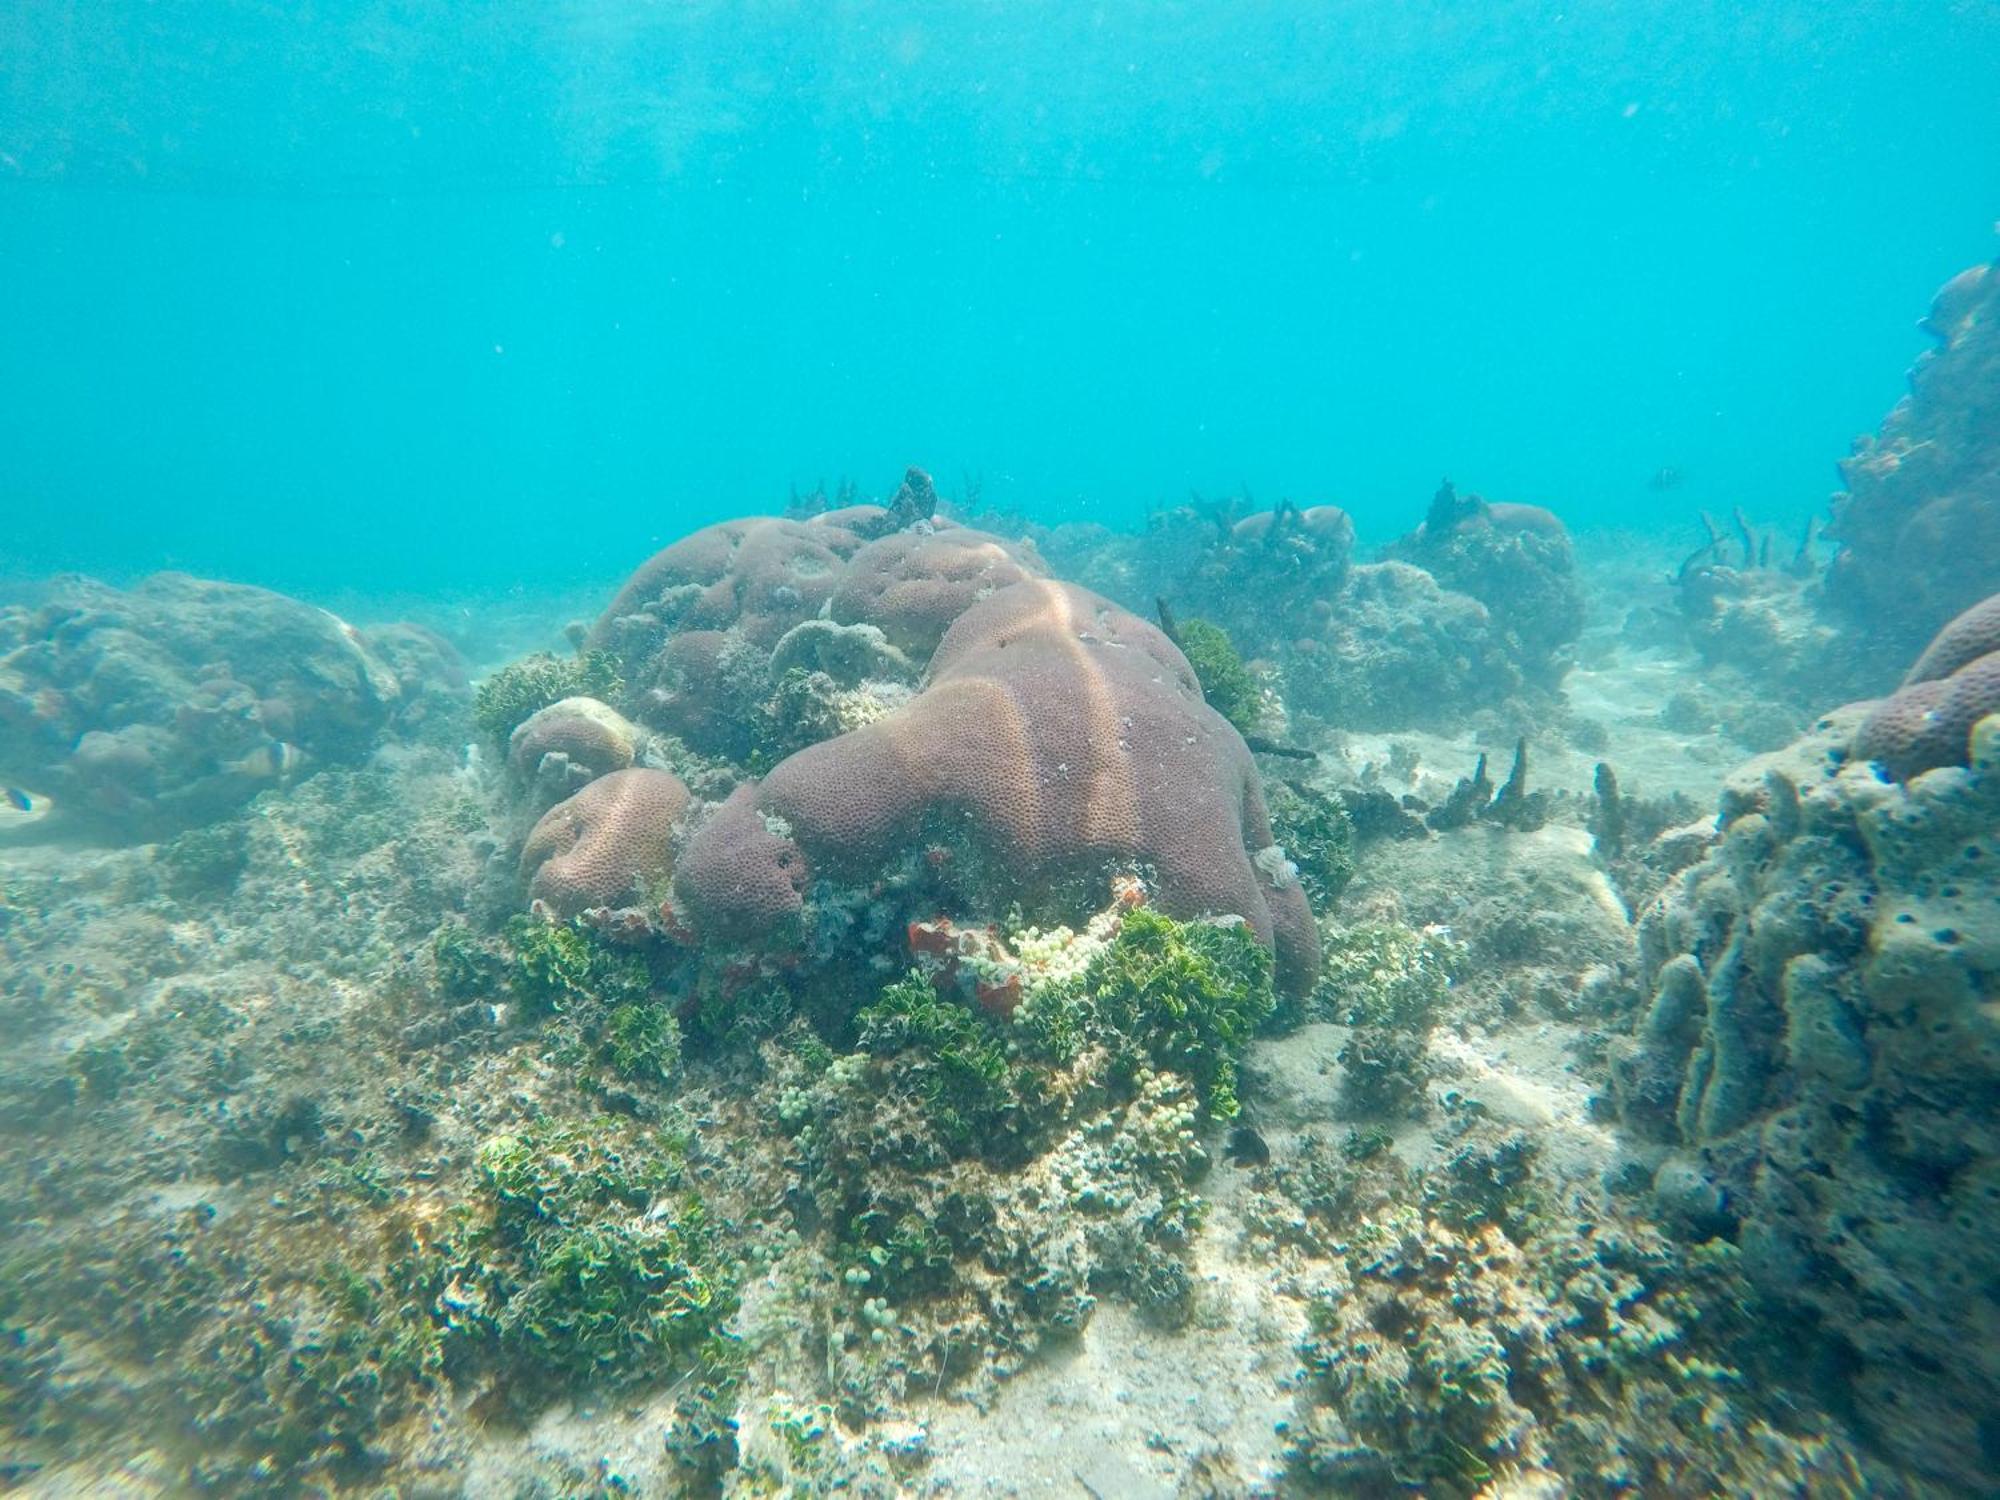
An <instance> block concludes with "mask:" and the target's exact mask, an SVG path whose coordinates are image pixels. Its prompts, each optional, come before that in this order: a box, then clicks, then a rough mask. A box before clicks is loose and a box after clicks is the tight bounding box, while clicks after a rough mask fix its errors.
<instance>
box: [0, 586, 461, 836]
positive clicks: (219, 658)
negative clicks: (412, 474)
mask: <svg viewBox="0 0 2000 1500" xmlns="http://www.w3.org/2000/svg"><path fill="white" fill-rule="evenodd" d="M386 645H387V649H378V647H377V645H376V644H375V641H374V639H373V638H371V635H370V634H369V633H368V632H365V631H362V630H358V629H356V628H355V627H354V626H352V625H350V624H348V623H347V622H346V621H344V620H341V619H339V618H337V617H336V616H334V615H331V614H329V613H327V611H325V610H323V609H318V608H315V607H314V606H312V605H310V604H304V603H301V602H300V601H298V600H296V599H288V598H286V597H285V596H284V595H282V594H274V593H272V592H270V591H269V590H267V589H260V588H252V587H249V586H247V585H244V584H237V583H218V582H214V581H212V580H208V579H201V578H192V577H189V576H188V575H186V574H184V573H158V574H155V575H153V576H152V577H150V578H147V579H145V580H144V581H142V582H141V583H139V584H137V585H135V586H134V587H133V588H131V589H117V588H113V587H111V586H110V585H108V584H103V583H99V582H97V581H96V580H94V579H89V578H69V579H64V580H61V581H59V582H58V583H57V584H55V585H54V586H53V587H52V588H51V589H50V590H49V591H48V593H47V595H46V596H45V598H44V599H43V600H42V601H41V602H40V603H39V604H38V605H35V606H19V605H17V606H13V607H9V608H7V609H4V610H0V780H5V781H6V782H8V783H9V784H16V783H18V784H20V785H23V786H26V787H29V788H32V789H34V790H35V791H36V792H39V793H45V794H47V795H48V796H50V797H51V798H52V799H54V801H55V802H56V803H57V804H59V805H60V806H61V808H62V809H63V812H64V815H65V819H66V821H67V823H68V824H69V826H71V827H76V828H81V829H83V830H84V831H87V832H89V833H91V834H93V835H95V836H100V837H103V838H108V839H112V840H116V841H125V840H133V839H144V838H150V837H157V836H158V835H160V834H162V833H166V832H172V831H173V830H175V829H178V828H184V827H188V826H190V825H194V824H198V823H202V822H206V821H208V820H210V819H213V818H215V817H218V816H221V815H223V814H225V813H227V812H229V811H231V810H233V809H234V808H236V807H238V806H240V805H241V804H243V803H244V802H247V801H249V800H250V798H251V797H253V796H255V795H256V794H257V793H258V792H259V791H262V790H264V789H265V788H267V787H270V786H272V785H275V784H278V783H280V782H284V781H289V780H295V779H297V778H298V777H299V776H300V775H302V774H305V773H306V772H308V771H310V770H312V769H313V768H314V767H315V766H319V765H328V764H343V763H345V764H353V763H357V762H359V761H361V760H363V759H364V758H366V756H367V755H368V754H369V753H370V752H371V751H372V750H373V749H374V748H375V746H376V745H377V744H378V743H379V742H380V741H381V740H382V739H383V738H384V737H386V736H387V735H389V734H391V733H394V732H399V731H401V730H403V729H406V728H408V727H410V720H411V719H412V718H413V717H416V716H418V715H419V713H420V712H430V711H431V710H432V709H434V708H435V707H437V706H438V704H439V703H441V702H446V703H448V702H449V701H451V700H452V699H453V698H455V697H456V696H457V695H459V694H461V693H462V691H463V687H464V679H463V675H462V671H461V669H460V667H459V665H458V662H457V658H456V655H455V653H454V652H453V651H452V649H451V648H450V647H449V646H447V645H446V644H445V643H444V642H443V641H441V640H439V639H438V638H437V637H435V636H433V635H431V634H430V633H429V632H428V631H423V630H419V629H416V628H413V627H403V628H400V629H398V630H397V631H396V632H395V633H394V634H393V635H392V636H390V637H388V638H387V642H386ZM432 689H435V691H436V695H437V696H436V698H435V699H434V698H433V697H432V696H431V692H432Z"/></svg>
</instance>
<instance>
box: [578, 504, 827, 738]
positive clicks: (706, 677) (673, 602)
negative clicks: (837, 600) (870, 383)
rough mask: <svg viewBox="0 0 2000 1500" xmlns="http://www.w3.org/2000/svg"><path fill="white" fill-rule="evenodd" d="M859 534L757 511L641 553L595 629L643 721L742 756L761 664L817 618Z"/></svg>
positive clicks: (761, 679) (595, 642) (594, 642)
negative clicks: (655, 550)
mask: <svg viewBox="0 0 2000 1500" xmlns="http://www.w3.org/2000/svg"><path fill="white" fill-rule="evenodd" d="M860 546H861V538H860V537H859V536H857V535H856V534H855V533H854V532H852V531H849V530H847V529H846V528H845V527H842V526H835V525H831V524H828V523H827V522H825V521H824V520H813V521H786V520H778V519H776V518H774V517H769V516H752V517H748V518H746V519H743V520H738V521H723V522H721V523H719V524H717V525H714V526H708V527H704V528H703V529H702V530H700V531H697V532H695V533H694V534H693V535H691V536H686V537H683V538H681V540H679V541H678V542H675V543H674V544H673V545H672V546H670V547H667V548H665V549H664V550H662V551H660V552H658V553H656V554H655V555H654V556H653V557H651V558H650V559H648V560H647V561H646V562H645V563H644V564H643V565H642V566H641V567H640V568H639V570H638V572H636V573H634V574H633V575H632V577H631V578H630V580H628V581H627V583H626V584H625V586H624V588H622V589H620V590H619V591H618V596H617V597H616V598H615V599H613V600H612V601H611V604H610V606H609V607H608V608H607V609H606V610H605V611H604V613H603V615H602V616H600V617H599V619H598V621H597V623H596V625H595V626H593V627H592V629H591V632H590V635H589V637H588V639H587V641H586V645H587V646H588V647H589V648H590V649H592V650H598V651H605V652H609V653H610V654H611V655H612V656H613V657H614V658H616V659H617V662H618V666H619V671H620V672H621V674H622V675H623V676H624V679H625V682H626V684H627V685H628V687H629V688H630V690H631V692H632V695H633V703H632V704H631V705H630V706H631V707H632V708H633V709H634V710H635V711H636V712H637V713H638V714H639V716H640V717H641V718H643V719H645V720H646V721H647V722H648V723H651V724H654V725H656V726H658V727H659V728H661V729H665V730H668V731H669V732H671V733H674V734H678V735H681V736H682V737H683V738H685V739H687V740H688V741H689V743H691V744H694V745H696V746H699V747H701V748H703V749H712V750H718V751H723V752H727V753H736V754H741V753H743V751H744V750H745V749H746V748H747V746H746V744H745V743H744V739H743V736H744V734H745V726H746V725H747V724H748V722H749V719H750V709H751V707H752V705H753V704H754V703H755V702H756V701H757V699H758V698H760V697H761V696H762V694H763V692H764V690H765V688H766V686H767V684H766V681H765V676H764V670H763V669H764V665H765V662H766V660H767V659H768V656H769V653H770V649H771V647H772V646H773V645H775V644H776V643H777V641H778V639H779V638H780V637H781V636H783V635H784V633H785V632H786V631H788V630H790V629H791V628H792V627H793V626H794V625H797V624H799V623H801V622H802V621H805V620H810V619H812V618H813V617H814V616H816V615H818V614H819V612H820V610H821V608H822V607H823V606H824V605H825V603H826V601H827V599H828V597H829V596H830V595H831V594H832V593H833V588H834V585H835V583H836V582H837V581H838V580H839V577H840V575H841V570H842V568H843V566H844V565H845V563H846V560H847V559H848V558H849V557H851V556H852V555H853V554H854V553H855V551H856V550H858V549H859V548H860Z"/></svg>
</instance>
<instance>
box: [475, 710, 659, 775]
mask: <svg viewBox="0 0 2000 1500" xmlns="http://www.w3.org/2000/svg"><path fill="white" fill-rule="evenodd" d="M644 739H645V735H644V731H643V730H641V729H640V728H639V727H638V726H637V725H635V724H633V723H632V721H631V720H629V719H627V718H626V717H625V716H624V715H623V714H621V713H619V712H618V710H617V709H615V708H613V707H611V705H610V704H608V703H603V702H600V701H599V700H598V699H596V698H564V699H562V700H561V701H560V702H557V703H551V704H550V705H549V706H548V707H547V708H543V709H537V710H536V711H535V712H534V713H533V714H531V715H529V716H528V718H527V719H526V720H524V721H523V722H522V723H521V724H520V725H519V726H518V727H517V728H516V729H515V730H514V733H513V735H512V736H511V737H510V738H509V740H508V743H507V769H508V770H510V771H511V772H513V774H514V775H515V776H516V777H517V778H519V779H520V781H521V782H522V783H523V784H524V785H527V786H531V787H534V788H536V789H537V790H539V791H541V792H543V794H544V795H549V794H554V796H555V797H556V798H558V799H559V798H561V797H567V796H569V795H570V794H571V793H572V792H574V791H576V790H577V789H579V788H580V787H582V786H583V785H585V784H586V783H587V782H590V781H592V780H594V779H596V778H597V777H599V776H605V775H609V774H610V773H611V772H613V771H623V770H626V769H628V768H629V767H630V766H631V765H632V764H633V762H634V760H635V759H636V758H637V755H638V752H639V748H640V746H641V745H642V744H643V743H644Z"/></svg>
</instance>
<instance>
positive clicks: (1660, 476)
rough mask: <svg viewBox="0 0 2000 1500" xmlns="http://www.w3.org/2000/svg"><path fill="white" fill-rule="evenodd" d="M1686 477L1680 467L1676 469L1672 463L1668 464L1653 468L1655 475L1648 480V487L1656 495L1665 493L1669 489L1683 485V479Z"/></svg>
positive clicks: (1675, 488)
mask: <svg viewBox="0 0 2000 1500" xmlns="http://www.w3.org/2000/svg"><path fill="white" fill-rule="evenodd" d="M1684 478H1686V476H1685V475H1684V474H1682V473H1681V471H1680V470H1679V469H1676V468H1675V467H1674V466H1673V465H1672V464H1667V465H1664V466H1663V467H1661V468H1658V469H1655V470H1653V477H1652V478H1651V479H1649V480H1647V481H1646V488H1647V489H1649V490H1651V491H1652V492H1653V493H1654V494H1656V495H1663V494H1665V493H1666V492H1667V491H1668V490H1677V489H1679V488H1680V487H1681V480H1682V479H1684Z"/></svg>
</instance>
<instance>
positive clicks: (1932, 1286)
mask: <svg viewBox="0 0 2000 1500" xmlns="http://www.w3.org/2000/svg"><path fill="white" fill-rule="evenodd" d="M1853 714H1854V711H1853V710H1848V711H1844V712H1843V714H1842V715H1836V716H1834V717H1833V718H1832V719H1831V720H1829V721H1827V722H1826V723H1825V724H1824V726H1823V727H1822V728H1821V730H1820V731H1818V732H1817V733H1816V734H1815V735H1814V736H1810V737H1808V738H1807V739H1806V740H1804V741H1802V742H1800V743H1799V744H1798V745H1796V746H1794V747H1792V748H1791V749H1789V750H1787V751H1783V752H1778V753H1776V754H1774V755H1771V756H1768V757H1765V758H1763V759H1761V760H1759V761H1753V762H1752V763H1751V764H1750V766H1749V767H1747V768H1746V769H1745V770H1744V771H1742V772H1739V773H1738V775H1737V777H1736V778H1735V780H1734V781H1733V783H1732V785H1731V787H1730V788H1729V789H1728V790H1727V791H1726V792H1725V794H1724V797H1723V803H1722V818H1721V829H1720V834H1719V836H1718V838H1717V840H1716V842H1715V844H1714V846H1713V848H1712V849H1711V850H1710V852H1709V854H1708V855H1707V857H1706V858H1704V859H1703V860H1701V861H1700V862H1699V863H1698V864H1696V865H1694V866H1693V867H1692V868H1690V869H1688V870H1686V871H1684V872H1683V873H1681V874H1680V875H1678V876H1676V877H1675V878H1674V879H1673V880H1672V882H1671V883H1670V884H1669V885H1668V886H1667V888H1666V889H1665V891H1664V892H1663V893H1662V895H1661V896H1660V897H1659V898H1658V899H1657V900H1656V901H1655V902H1654V904H1653V905H1652V906H1651V907H1650V908H1649V909H1648V910H1647V911H1646V912H1645V913H1644V915H1643V917H1642V920H1641V922H1640V927H1639V943H1640V956H1641V960H1642V964H1643V968H1644V972H1645V976H1646V979H1647V981H1648V984H1649V987H1650V990H1651V993H1652V1001H1651V1005H1650V1008H1649V1009H1648V1011H1647V1013H1646V1015H1645V1017H1644V1019H1643V1021H1642V1023H1641V1025H1640V1027H1639V1031H1638V1034H1637V1036H1636V1037H1635V1038H1634V1040H1633V1041H1632V1043H1631V1044H1630V1047H1629V1049H1628V1050H1627V1052H1626V1053H1625V1055H1624V1056H1623V1057H1622V1058H1621V1059H1620V1060H1619V1061H1618V1064H1617V1068H1616V1079H1617V1090H1616V1092H1617V1097H1618V1099H1619V1102H1620V1105H1621V1107H1622V1111H1623V1114H1624V1117H1625V1119H1626V1121H1627V1123H1628V1124H1629V1125H1631V1126H1633V1127H1634V1128H1635V1129H1636V1130H1637V1131H1638V1132H1639V1133H1640V1134H1641V1135H1642V1136H1646V1137H1650V1138H1652V1139H1653V1140H1654V1141H1656V1142H1658V1143H1659V1144H1660V1146H1661V1147H1662V1148H1664V1149H1663V1154H1662V1155H1661V1156H1659V1157H1658V1158H1657V1159H1656V1169H1655V1171H1654V1176H1653V1183H1654V1192H1655V1196H1656V1199H1657V1202H1658V1204H1659V1206H1660V1208H1661V1209H1662V1210H1663V1211H1664V1212H1666V1213H1667V1214H1668V1215H1669V1216H1670V1217H1671V1218H1673V1219H1675V1220H1677V1221H1679V1222H1681V1223H1683V1224H1684V1225H1686V1226H1687V1228H1688V1229H1689V1231H1690V1232H1691V1233H1692V1234H1694V1235H1695V1236H1696V1237H1699V1238H1706V1237H1708V1236H1711V1235H1724V1236H1726V1237H1728V1238H1729V1239H1731V1240H1733V1241H1734V1242H1735V1243H1736V1244H1737V1245H1738V1246H1740V1248H1741V1251H1742V1258H1743V1263H1744V1267H1745V1270H1746V1271H1747V1272H1748V1273H1749V1275H1750V1277H1751V1279H1752V1281H1753V1282H1754V1283H1756V1285H1757V1286H1758V1287H1759V1288H1760V1289H1761V1290H1762V1292H1763V1293H1764V1294H1765V1295H1766V1296H1768V1297H1770V1298H1771V1299H1773V1301H1774V1302H1775V1303H1776V1304H1778V1305H1779V1306H1781V1307H1788V1308H1792V1309H1795V1310H1798V1311H1800V1312H1802V1313H1804V1314H1805V1315H1806V1317H1807V1319H1808V1321H1809V1323H1810V1324H1811V1325H1812V1326H1814V1327H1816V1329H1817V1330H1818V1332H1817V1337H1818V1338H1820V1339H1821V1340H1823V1341H1824V1343H1825V1345H1826V1346H1827V1354H1826V1357H1825V1359H1824V1361H1823V1362H1822V1368H1824V1369H1825V1370H1826V1371H1827V1372H1829V1374H1831V1375H1835V1376H1837V1378H1839V1379H1840V1380H1842V1381H1843V1382H1844V1383H1845V1384H1846V1385H1847V1387H1848V1391H1847V1394H1846V1395H1845V1397H1843V1398H1841V1399H1844V1400H1846V1401H1848V1402H1851V1403H1852V1404H1853V1405H1854V1407H1855V1408H1856V1409H1857V1410H1858V1411H1859V1412H1860V1414H1861V1415H1862V1417H1863V1418H1864V1419H1865V1420H1866V1422H1867V1424H1868V1428H1869V1430H1870V1431H1872V1432H1873V1433H1875V1434H1876V1435H1877V1436H1878V1438H1879V1440H1880V1441H1881V1442H1882V1443H1883V1444H1884V1445H1885V1446H1887V1447H1888V1448H1889V1449H1890V1450H1891V1451H1892V1452H1893V1453H1894V1454H1895V1455H1896V1456H1897V1458H1898V1459H1899V1460H1900V1461H1901V1462H1902V1463H1904V1464H1906V1465H1907V1466H1908V1467H1909V1468H1910V1469H1911V1470H1912V1471H1914V1472H1915V1473H1918V1474H1921V1475H1924V1476H1926V1477H1927V1478H1929V1479H1931V1480H1933V1481H1936V1482H1938V1483H1941V1484H1943V1485H1945V1486H1946V1487H1947V1488H1948V1489H1950V1490H1951V1491H1952V1492H1962V1493H1973V1492H1981V1491H1984V1490H1986V1489H1987V1488H1989V1486H1990V1480H1991V1475H1992V1447H1991V1443H1992V1434H1993V1433H1994V1432H1995V1431H1996V1430H2000V1341H1996V1340H1995V1339H1994V1338H1993V1337H1992V1336H1991V1320H1992V1314H1993V1301H1992V1296H1993V1288H1994V1287H1995V1286H1996V1285H2000V1188H1996V1184H2000V1114H1996V1111H1995V1109H1994V1100H1995V1099H1996V1098H2000V1016H1996V1013H1995V1008H1994V1005H1993V995H1994V990H1995V985H1996V983H2000V716H1989V717H1987V718H1985V719H1984V720H1982V721H1981V722H1980V723H1979V724H1978V726H1977V727H1976V728H1975V729H1974V730H1973V732H1972V736H1971V744H1970V755H1969V756H1968V757H1967V760H1968V761H1969V764H1967V765H1964V766H1959V767H1955V768H1950V769H1943V770H1938V771H1934V772H1933V773H1932V774H1930V775H1928V776H1923V777H1920V778H1918V779H1917V780H1915V781H1913V782H1911V783H1909V784H1908V785H1907V786H1905V785H1899V784H1896V783H1892V782H1885V781H1884V780H1883V779H1882V778H1881V777H1879V776H1877V775H1875V774H1874V772H1873V770H1872V768H1871V767H1869V766H1868V765H1866V764H1865V763H1859V762H1857V761H1855V760H1854V759H1853V758H1852V757H1850V758H1848V759H1847V761H1846V762H1845V763H1843V762H1842V761H1841V759H1840V757H1839V754H1838V752H1839V749H1840V745H1841V743H1842V739H1843V736H1844V734H1845V733H1846V731H1847V729H1848V728H1849V726H1850V725H1851V722H1852V717H1853Z"/></svg>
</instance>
